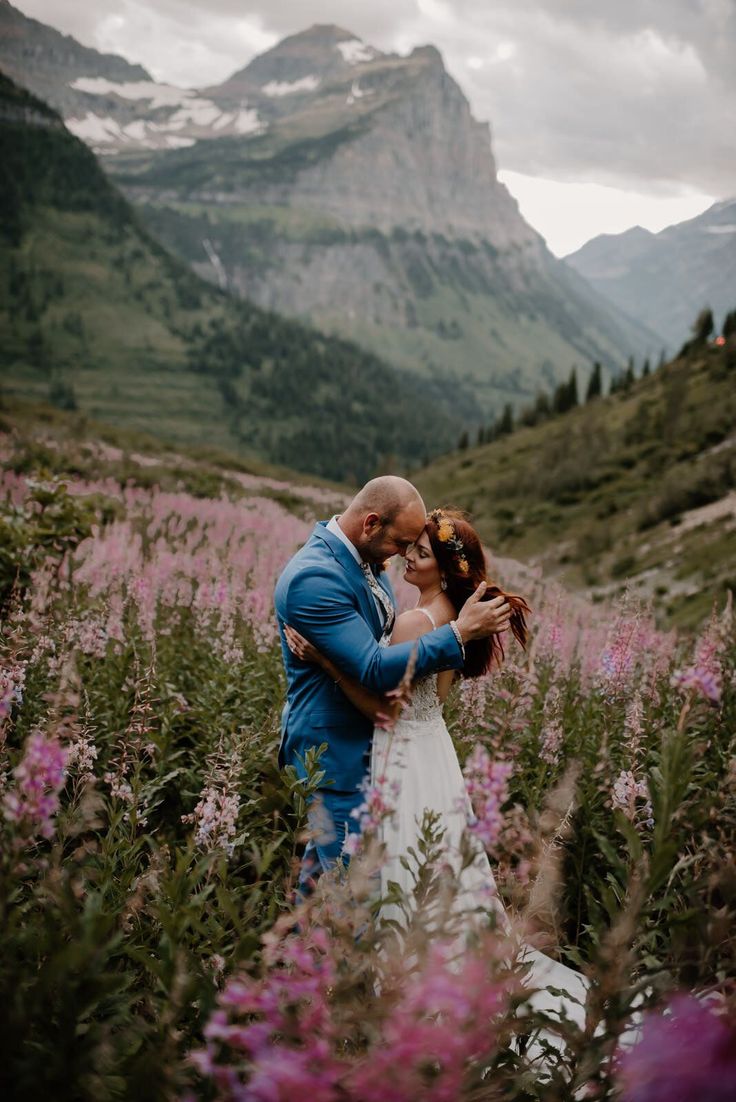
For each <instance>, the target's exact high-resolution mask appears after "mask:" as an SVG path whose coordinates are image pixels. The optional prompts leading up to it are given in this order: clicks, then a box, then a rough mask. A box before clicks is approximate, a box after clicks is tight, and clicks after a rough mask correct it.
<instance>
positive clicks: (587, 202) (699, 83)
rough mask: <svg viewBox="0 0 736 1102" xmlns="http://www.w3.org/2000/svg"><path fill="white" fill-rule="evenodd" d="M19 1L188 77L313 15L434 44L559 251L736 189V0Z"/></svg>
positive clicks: (385, 45)
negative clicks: (486, 125) (598, 235)
mask: <svg viewBox="0 0 736 1102" xmlns="http://www.w3.org/2000/svg"><path fill="white" fill-rule="evenodd" d="M13 2H14V3H15V5H16V6H17V7H19V8H20V9H21V10H22V11H24V12H26V13H27V14H28V15H32V16H35V17H36V18H37V19H41V20H42V21H43V22H45V23H49V24H51V25H52V26H54V27H57V28H58V29H59V30H62V31H64V32H66V33H68V34H73V35H74V37H75V38H77V39H79V40H80V41H81V42H83V43H85V44H86V45H89V46H94V47H96V48H97V49H101V50H105V51H107V52H114V53H119V54H122V55H123V56H124V57H126V58H128V59H129V60H130V61H137V62H140V63H141V64H143V65H144V66H145V67H146V68H147V69H148V70H149V71H150V72H151V73H152V74H153V76H154V77H155V78H156V79H159V80H166V81H171V82H172V83H176V84H182V85H186V86H189V87H198V86H199V87H201V86H205V85H207V84H213V83H219V82H220V81H221V80H223V79H224V78H225V77H227V76H228V75H229V74H230V73H231V72H232V71H233V70H235V69H238V68H241V67H242V66H243V65H244V64H246V63H247V62H248V61H249V60H250V59H251V58H252V57H253V56H254V55H255V54H257V53H261V52H263V50H265V49H268V47H269V46H272V45H273V44H274V43H275V42H277V41H278V40H279V39H280V38H283V37H284V36H286V35H288V34H293V33H296V32H297V31H300V30H303V29H304V28H305V27H308V26H309V25H311V24H312V23H337V24H338V25H339V26H341V27H344V28H345V29H346V30H349V31H351V32H353V33H354V34H356V35H357V36H358V37H360V38H363V39H365V40H366V41H367V42H370V43H371V44H372V45H374V46H377V47H379V48H380V49H382V50H387V51H395V52H400V53H405V52H408V51H409V50H411V49H412V48H413V47H414V46H417V45H424V44H426V43H432V44H434V45H436V46H437V47H438V48H439V49H440V50H441V52H442V54H443V56H444V59H445V63H446V65H447V67H448V69H449V71H450V72H451V73H452V75H453V76H454V77H455V79H456V80H457V81H458V82H459V84H460V85H461V87H462V88H463V90H464V91H465V93H466V94H467V96H468V98H469V99H470V102H471V105H472V108H473V111H474V114H475V115H476V117H478V118H481V119H487V120H489V121H490V123H491V130H492V135H493V147H494V152H495V155H496V161H497V163H498V166H499V170H500V173H499V174H500V176H501V179H503V180H504V182H505V183H506V184H507V186H508V187H509V189H510V190H511V192H512V193H513V194H514V195H515V196H516V198H517V199H518V200H519V204H520V206H521V209H522V212H523V213H524V214H525V216H526V218H527V219H528V221H529V222H531V224H532V225H534V226H535V227H536V228H537V229H538V230H539V231H540V232H541V233H542V234H543V235H544V236H545V237H546V238H547V241H548V243H549V245H550V247H551V248H552V250H553V251H554V252H556V253H557V254H558V255H564V254H565V253H567V252H570V251H572V250H573V249H575V248H577V247H578V246H579V245H581V244H582V243H583V242H584V241H585V240H587V239H588V238H590V237H592V236H595V234H598V233H618V232H621V231H622V230H624V229H627V228H628V227H629V226H632V225H636V224H640V225H644V226H646V227H647V228H648V229H652V230H658V229H661V228H662V227H663V226H665V225H669V224H670V223H672V222H678V221H682V220H683V219H685V218H689V217H692V216H694V215H695V214H697V213H699V212H700V211H701V210H704V209H706V207H708V206H709V205H710V204H711V203H712V202H713V201H714V200H715V199H719V198H729V197H733V196H736V126H735V120H736V63H735V62H734V59H735V58H736V0H145V2H144V0H94V2H93V3H90V2H89V0H13Z"/></svg>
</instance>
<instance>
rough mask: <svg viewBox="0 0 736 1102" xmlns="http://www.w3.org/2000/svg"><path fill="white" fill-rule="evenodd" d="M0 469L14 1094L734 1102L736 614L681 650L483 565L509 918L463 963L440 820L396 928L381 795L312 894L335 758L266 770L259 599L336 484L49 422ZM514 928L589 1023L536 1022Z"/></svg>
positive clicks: (488, 837) (475, 734)
mask: <svg viewBox="0 0 736 1102" xmlns="http://www.w3.org/2000/svg"><path fill="white" fill-rule="evenodd" d="M0 454H1V458H2V472H1V473H0V607H1V609H2V629H1V634H0V834H1V838H2V848H1V851H0V870H1V881H0V922H1V923H2V937H3V954H2V957H1V958H0V1007H1V1008H2V1009H0V1016H1V1019H2V1036H3V1039H4V1042H5V1052H6V1056H5V1058H4V1060H3V1061H2V1062H1V1064H0V1084H1V1085H2V1087H3V1089H4V1090H5V1092H6V1094H5V1095H4V1097H9V1098H10V1097H18V1098H35V1097H43V1096H44V1094H45V1095H46V1096H48V1097H51V1098H54V1099H55V1100H63V1099H85V1100H86V1099H89V1100H94V1102H105V1100H108V1099H110V1100H112V1099H129V1098H136V1099H156V1100H159V1099H167V1100H168V1099H182V1100H184V1099H200V1098H201V1099H218V1100H223V1102H224V1100H231V1099H232V1100H235V1099H238V1100H252V1102H286V1100H289V1102H291V1100H292V1099H294V1098H295V1097H297V1096H302V1097H304V1098H306V1099H308V1100H309V1102H415V1100H419V1099H422V1100H426V1102H471V1100H472V1102H475V1100H478V1102H480V1100H489V1102H490V1100H495V1099H506V1100H510V1102H522V1100H526V1099H544V1100H550V1102H552V1100H556V1099H559V1100H564V1099H573V1098H586V1099H608V1098H611V1099H613V1098H620V1099H623V1100H624V1102H660V1100H662V1102H665V1100H666V1102H727V1100H730V1099H733V1098H734V1097H736V1027H735V1014H736V993H735V991H734V978H735V976H736V947H735V943H734V939H733V930H734V919H735V918H736V870H735V867H734V850H735V846H736V758H735V756H734V746H735V743H736V684H735V682H734V669H735V664H736V640H735V637H734V625H733V620H732V615H731V608H730V606H727V607H726V608H720V609H715V610H714V614H713V617H712V618H711V620H710V621H709V622H708V623H707V624H704V625H703V627H702V630H701V632H700V633H699V634H698V635H697V636H696V637H684V636H683V637H679V636H676V635H675V634H674V633H671V632H670V633H665V632H662V631H660V630H659V629H658V628H657V626H656V624H655V621H654V618H653V615H652V612H651V610H650V609H648V608H646V607H642V606H640V605H638V604H637V603H636V602H635V601H634V599H633V598H629V597H625V598H624V599H623V600H622V601H621V602H619V604H618V605H616V606H614V607H611V606H603V605H595V606H592V605H589V604H586V603H585V602H583V601H582V600H580V599H579V598H574V597H572V596H570V595H568V594H566V593H564V592H563V591H562V590H560V589H557V588H555V587H553V586H550V585H549V584H547V583H546V582H545V581H544V579H542V578H541V577H538V576H536V575H535V574H534V573H533V572H531V571H528V570H525V569H523V568H521V567H518V566H516V565H514V564H512V563H507V562H503V561H502V560H499V562H498V563H497V564H495V565H493V567H492V568H493V569H494V570H495V569H497V570H498V571H499V573H500V575H501V576H500V578H499V580H501V581H502V582H503V583H504V584H506V585H507V586H508V587H509V588H515V589H516V590H517V591H519V592H521V593H523V594H524V595H525V596H526V597H527V599H528V600H529V603H530V604H531V605H532V607H533V610H534V614H533V618H532V629H533V630H532V639H531V643H530V646H529V648H528V651H527V652H526V653H522V652H521V651H520V650H519V649H518V648H516V647H515V646H513V645H510V646H509V647H508V648H507V650H508V653H507V658H506V662H505V664H504V666H503V668H502V669H501V670H497V671H494V672H493V673H492V674H491V675H489V676H488V677H485V678H483V679H482V680H480V681H476V682H468V683H466V684H463V685H462V686H461V687H460V688H459V689H458V690H456V691H455V692H454V695H453V696H452V697H451V699H450V701H449V703H448V705H447V718H448V723H449V725H450V729H451V731H452V733H453V735H454V738H455V741H456V745H457V747H458V751H459V753H460V756H461V760H462V761H463V762H464V764H465V768H466V776H467V779H468V785H469V789H470V792H471V795H472V797H473V801H474V807H475V811H476V815H477V822H476V823H475V826H474V828H473V829H474V831H475V833H476V834H477V836H478V837H480V838H481V839H482V840H483V843H484V844H485V845H486V847H487V848H488V850H489V853H490V855H491V859H492V863H493V866H494V871H495V873H496V878H497V881H498V885H499V890H500V893H501V895H502V897H503V900H504V902H505V905H506V907H507V910H508V912H509V915H510V916H511V919H512V922H511V929H510V930H503V931H502V930H501V929H496V928H494V926H493V923H492V922H491V923H486V924H479V925H478V927H477V929H476V932H475V934H474V935H473V937H472V938H471V940H470V942H469V943H468V944H467V946H466V947H465V949H464V951H463V952H462V953H461V954H460V955H458V944H459V942H458V936H459V935H458V929H457V922H458V919H457V914H456V912H454V911H453V907H452V899H453V884H452V881H451V878H449V877H448V875H447V871H446V869H445V868H444V867H443V864H442V861H441V859H440V857H439V847H438V841H439V838H438V830H439V827H438V824H437V822H436V821H434V820H433V819H432V817H431V816H428V817H427V820H426V821H425V824H424V836H423V844H422V847H421V852H418V853H417V854H415V855H413V857H412V858H411V860H412V862H413V867H414V868H415V881H416V885H415V891H414V898H413V900H409V899H406V898H404V899H398V900H394V902H398V903H399V905H400V906H404V908H405V916H406V917H405V926H406V929H405V931H404V932H403V933H402V932H400V931H399V930H398V929H397V928H396V927H394V926H391V925H389V924H386V923H382V922H381V921H380V920H379V918H378V914H377V911H378V901H377V900H376V888H375V885H376V875H375V874H376V869H377V867H378V865H379V863H380V861H381V853H380V847H379V846H378V844H377V841H376V839H375V837H374V836H373V828H374V827H375V823H376V820H377V818H378V817H380V814H385V813H387V812H388V811H390V807H388V808H387V801H388V804H390V798H391V796H390V793H380V792H378V793H376V792H374V793H369V794H368V799H367V804H366V813H365V817H364V821H365V827H366V830H365V835H364V838H363V840H362V843H361V845H360V846H359V849H358V853H357V855H356V857H355V858H354V859H353V861H352V862H351V866H350V869H349V872H348V874H347V875H346V876H345V877H342V878H337V877H335V878H324V879H323V881H322V882H321V884H320V886H319V888H318V890H317V891H316V892H315V894H314V895H313V896H312V897H310V898H309V899H308V900H307V901H306V902H304V903H302V904H300V905H299V906H298V907H297V906H296V904H295V903H294V900H293V894H292V890H293V885H294V880H295V875H296V872H297V870H298V863H299V853H300V847H301V845H302V844H303V839H304V828H305V805H306V801H307V799H308V797H309V794H310V790H311V789H312V788H313V787H315V786H317V785H318V784H319V761H318V759H316V760H315V761H313V762H312V763H311V775H310V779H309V781H308V782H300V781H298V779H297V778H296V777H295V776H294V775H291V774H289V773H288V772H287V773H280V771H279V770H278V767H277V764H276V748H277V744H278V721H279V713H280V709H281V705H282V703H283V693H284V685H283V678H282V673H281V668H280V658H279V653H278V648H277V643H276V630H275V624H274V620H273V615H272V610H271V594H272V590H273V585H274V582H275V579H276V577H277V575H278V573H279V571H280V569H281V567H282V566H283V564H284V563H285V561H286V560H287V559H288V557H289V556H290V555H291V554H292V553H293V552H294V550H296V548H297V547H298V546H299V545H300V544H301V543H302V542H303V541H304V540H305V538H306V537H307V535H308V533H309V531H310V530H311V526H312V524H313V521H314V520H315V519H318V518H323V517H327V516H329V515H331V513H332V512H334V511H335V510H338V509H339V508H340V505H341V503H342V499H341V496H340V494H339V493H338V492H337V491H333V490H330V489H329V488H325V487H321V486H320V487H310V486H302V485H297V484H295V483H290V482H287V481H284V480H280V479H274V478H266V477H262V476H259V475H257V474H254V473H251V472H247V471H243V470H237V469H227V468H226V467H223V466H222V465H221V464H220V465H213V464H211V463H207V462H205V461H204V460H200V461H197V460H196V459H193V458H191V457H189V458H187V457H184V456H173V455H170V454H165V453H163V452H162V453H161V454H157V453H155V452H149V453H147V454H139V453H136V452H131V451H130V450H125V449H121V448H119V447H117V446H113V445H110V444H109V443H108V444H103V443H102V442H100V441H97V440H85V438H84V434H83V433H69V432H67V433H64V432H60V431H58V430H57V431H53V430H52V428H48V427H47V428H45V429H43V431H42V430H41V428H36V429H35V430H34V431H33V432H31V431H30V430H24V431H20V430H18V431H15V432H7V433H6V434H5V435H4V436H3V437H0ZM432 504H434V503H432ZM397 588H398V591H399V596H400V599H401V600H402V601H403V602H405V603H406V602H408V601H411V591H408V590H407V587H405V586H404V585H403V583H401V582H399V583H398V585H397ZM489 908H490V904H489ZM519 937H520V938H523V939H524V940H525V941H531V942H533V943H534V944H535V945H537V946H538V947H540V948H543V949H544V950H545V951H546V952H548V953H550V954H551V955H553V956H558V957H559V958H560V959H562V960H564V961H565V962H566V963H568V964H571V965H572V966H574V967H576V968H579V969H580V970H581V971H582V972H584V973H585V974H586V975H587V976H588V978H589V980H590V993H589V996H588V1000H587V1004H586V1021H585V1026H584V1028H580V1027H579V1026H576V1025H575V1024H574V1023H572V1022H570V1021H561V1022H559V1021H554V1020H551V1019H550V1018H549V1017H548V1018H546V1019H545V1018H542V1017H541V1016H540V1015H539V1014H538V1013H537V1012H535V1011H534V1009H533V1006H532V1005H531V1003H530V1002H529V994H530V992H529V989H528V986H527V985H525V982H524V975H523V969H521V968H520V966H519V965H518V964H515V963H514V951H513V944H514V939H515V938H519ZM622 1034H626V1038H627V1040H626V1041H625V1043H622V1042H621V1036H622Z"/></svg>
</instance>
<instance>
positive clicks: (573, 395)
mask: <svg viewBox="0 0 736 1102" xmlns="http://www.w3.org/2000/svg"><path fill="white" fill-rule="evenodd" d="M567 402H568V405H567V408H568V409H574V408H575V406H577V405H579V404H580V398H579V396H578V369H577V368H576V367H573V368H572V370H571V371H570V378H569V379H568V381H567Z"/></svg>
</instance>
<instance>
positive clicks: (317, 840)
mask: <svg viewBox="0 0 736 1102" xmlns="http://www.w3.org/2000/svg"><path fill="white" fill-rule="evenodd" d="M364 798H365V797H364V795H363V793H362V792H360V791H357V792H335V790H334V789H332V788H322V789H320V790H319V792H317V794H316V795H315V797H314V799H313V800H312V803H311V806H310V809H309V813H308V817H307V820H308V823H309V828H310V830H311V832H312V837H311V838H310V839H309V841H308V842H307V848H306V849H305V850H304V856H303V857H302V867H301V870H300V872H299V887H298V891H299V892H300V893H301V894H303V895H308V894H309V891H310V889H311V886H312V885H313V884H314V881H315V880H316V879H317V878H318V877H319V876H321V875H322V873H323V872H327V870H328V869H332V868H334V867H335V865H336V864H337V862H338V861H339V860H342V861H343V863H344V864H346V865H347V864H348V862H349V861H350V858H349V857H348V855H347V854H343V849H342V848H343V845H344V844H345V839H346V838H347V836H348V834H358V833H359V832H360V823H359V822H358V819H357V818H356V817H355V816H353V815H351V812H352V811H354V810H355V809H356V808H358V807H360V805H361V804H362V803H363V800H364Z"/></svg>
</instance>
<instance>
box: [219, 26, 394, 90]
mask: <svg viewBox="0 0 736 1102" xmlns="http://www.w3.org/2000/svg"><path fill="white" fill-rule="evenodd" d="M381 56H382V55H381V53H380V51H379V50H376V49H374V47H372V46H369V45H367V43H365V42H363V41H362V40H361V39H360V38H357V37H356V36H355V35H354V34H352V33H351V32H350V31H347V30H344V29H343V28H342V27H338V26H336V25H335V24H333V23H316V24H314V25H313V26H311V27H309V28H308V29H307V30H305V31H300V32H299V33H298V34H293V35H289V36H288V38H284V39H282V40H281V42H278V43H277V44H276V45H275V46H273V47H272V48H271V49H270V50H266V52H265V53H263V54H259V55H258V57H256V58H254V59H253V60H252V61H251V62H250V63H249V64H248V65H246V66H245V67H244V68H243V69H239V70H238V71H237V72H236V73H234V74H233V75H232V76H231V77H230V78H229V79H228V80H227V81H225V82H224V84H222V85H220V86H219V88H217V89H215V88H210V89H208V93H209V94H214V93H216V92H217V91H219V92H222V93H226V92H228V91H230V92H232V90H233V89H234V88H235V87H236V86H239V87H241V88H243V89H248V88H249V89H251V90H252V91H253V92H255V93H256V94H257V93H258V92H259V91H260V90H262V89H264V88H265V89H273V87H274V86H277V87H278V86H281V87H283V89H287V88H288V89H291V88H295V87H296V85H297V83H298V84H300V85H302V86H303V87H301V88H298V89H297V90H298V91H302V90H303V91H313V90H315V89H316V88H317V87H319V85H320V84H322V83H324V82H325V81H329V80H331V79H332V78H334V77H336V76H342V75H344V74H345V73H346V72H348V71H349V70H350V69H351V68H353V67H354V66H356V65H360V64H361V63H363V62H367V61H372V60H374V59H375V58H378V57H381ZM266 94H269V92H268V91H267V92H266ZM271 94H273V93H271ZM276 94H279V93H276ZM280 94H281V95H286V94H289V92H288V91H281V92H280Z"/></svg>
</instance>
